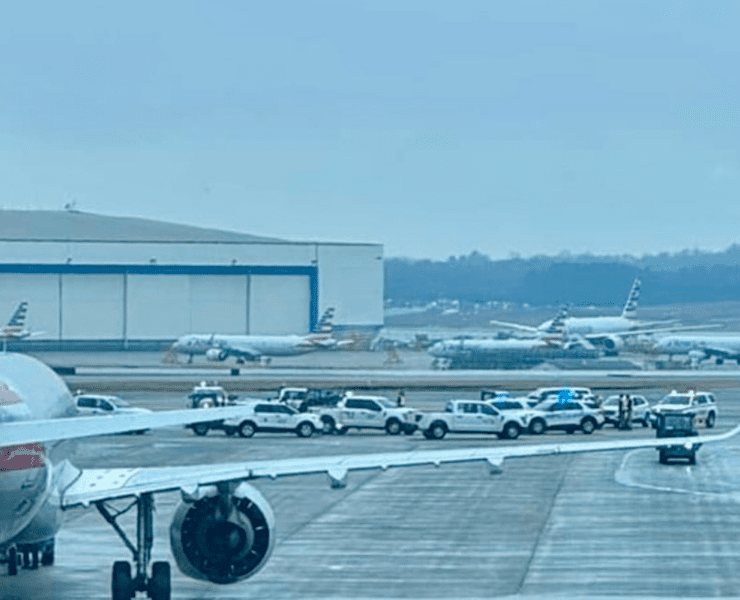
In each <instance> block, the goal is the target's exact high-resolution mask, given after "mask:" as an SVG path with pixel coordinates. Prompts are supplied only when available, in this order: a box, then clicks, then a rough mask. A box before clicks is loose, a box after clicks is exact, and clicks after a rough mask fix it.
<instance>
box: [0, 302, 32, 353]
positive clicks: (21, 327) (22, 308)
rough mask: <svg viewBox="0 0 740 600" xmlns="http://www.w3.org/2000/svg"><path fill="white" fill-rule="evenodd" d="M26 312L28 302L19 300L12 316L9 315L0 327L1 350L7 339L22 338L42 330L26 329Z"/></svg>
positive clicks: (5, 348)
mask: <svg viewBox="0 0 740 600" xmlns="http://www.w3.org/2000/svg"><path fill="white" fill-rule="evenodd" d="M27 312H28V302H25V301H24V302H21V303H20V304H19V305H18V308H16V309H15V312H14V313H13V316H12V317H10V320H9V321H8V324H7V325H3V326H2V327H0V339H2V340H3V352H5V351H6V350H7V346H8V340H22V339H25V338H27V337H31V336H32V335H40V334H41V333H42V332H40V331H36V332H31V330H30V329H26V327H25V321H26V313H27Z"/></svg>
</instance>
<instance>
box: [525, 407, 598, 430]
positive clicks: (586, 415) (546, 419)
mask: <svg viewBox="0 0 740 600" xmlns="http://www.w3.org/2000/svg"><path fill="white" fill-rule="evenodd" d="M534 412H535V415H534V416H532V418H531V419H530V421H529V431H530V433H535V434H538V433H544V431H545V430H547V429H563V430H565V431H566V432H567V433H574V432H575V431H576V430H578V429H580V430H581V431H583V433H585V434H591V433H593V432H594V430H596V429H598V428H599V427H601V426H602V425H603V424H604V415H603V414H601V411H600V410H598V409H594V408H591V407H589V406H587V405H586V404H584V403H583V402H574V401H572V400H571V401H565V402H562V401H560V400H548V401H545V402H541V403H540V404H538V405H537V407H536V408H535V409H534ZM543 425H544V429H543Z"/></svg>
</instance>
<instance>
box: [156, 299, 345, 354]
mask: <svg viewBox="0 0 740 600" xmlns="http://www.w3.org/2000/svg"><path fill="white" fill-rule="evenodd" d="M333 318H334V309H333V308H327V309H326V311H325V312H324V314H323V315H322V317H321V320H320V321H319V324H318V327H317V331H315V332H314V333H309V334H308V335H219V334H217V333H210V334H203V333H192V334H190V335H184V336H182V337H180V338H179V339H178V340H177V341H176V342H175V343H174V344H173V345H172V348H171V350H173V351H175V352H177V353H180V354H188V355H189V358H188V362H192V361H193V355H195V354H205V357H206V360H210V361H223V360H226V359H227V358H229V357H230V356H234V357H236V360H237V362H238V363H243V362H244V361H247V360H250V361H258V360H263V359H265V358H267V359H269V357H272V356H296V355H298V354H306V353H307V352H313V351H315V350H321V349H335V348H338V347H341V346H342V345H343V342H340V341H337V340H336V339H335V338H334V337H333V336H332V319H333ZM349 343H351V341H350V342H349Z"/></svg>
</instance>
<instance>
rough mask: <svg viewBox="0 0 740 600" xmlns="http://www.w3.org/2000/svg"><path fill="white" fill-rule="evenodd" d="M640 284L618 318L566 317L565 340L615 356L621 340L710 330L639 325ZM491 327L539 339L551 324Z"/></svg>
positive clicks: (670, 324)
mask: <svg viewBox="0 0 740 600" xmlns="http://www.w3.org/2000/svg"><path fill="white" fill-rule="evenodd" d="M640 285H641V284H640V280H639V279H635V281H634V283H633V284H632V288H631V289H630V293H629V295H628V296H627V302H625V304H624V308H623V309H622V314H621V315H619V316H617V317H613V316H599V317H567V318H566V319H565V327H564V329H565V336H566V338H568V337H572V336H581V337H582V338H584V339H586V340H588V341H589V342H590V343H592V344H594V345H596V346H599V347H602V348H605V349H606V350H607V351H608V352H609V353H615V352H616V351H617V350H619V349H620V348H622V347H624V345H625V339H628V338H630V337H634V336H642V335H650V334H655V333H668V332H671V331H686V330H691V329H707V328H708V327H711V326H685V325H679V324H676V321H640V320H638V319H637V303H638V301H639V299H640ZM490 323H491V325H498V326H501V327H507V328H510V329H517V330H520V331H526V332H527V333H529V334H531V335H532V334H533V335H536V336H537V335H542V334H543V333H544V332H546V331H547V330H548V328H549V327H551V325H552V321H545V322H544V323H542V324H540V325H538V326H537V327H531V326H528V325H522V324H520V323H510V322H507V321H495V320H492V321H490Z"/></svg>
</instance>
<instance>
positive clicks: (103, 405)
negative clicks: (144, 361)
mask: <svg viewBox="0 0 740 600" xmlns="http://www.w3.org/2000/svg"><path fill="white" fill-rule="evenodd" d="M74 399H75V407H76V408H77V414H79V415H80V416H81V417H84V416H92V415H140V414H147V413H151V412H152V411H151V410H149V409H148V408H139V407H136V406H131V404H129V403H128V402H126V401H125V400H122V399H121V398H119V397H118V396H104V395H100V394H84V393H82V392H78V393H77V394H75V397H74ZM147 431H148V430H147V429H137V430H136V431H131V432H130V433H136V434H138V435H141V434H143V433H145V432H147Z"/></svg>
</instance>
